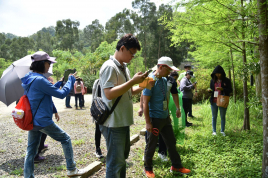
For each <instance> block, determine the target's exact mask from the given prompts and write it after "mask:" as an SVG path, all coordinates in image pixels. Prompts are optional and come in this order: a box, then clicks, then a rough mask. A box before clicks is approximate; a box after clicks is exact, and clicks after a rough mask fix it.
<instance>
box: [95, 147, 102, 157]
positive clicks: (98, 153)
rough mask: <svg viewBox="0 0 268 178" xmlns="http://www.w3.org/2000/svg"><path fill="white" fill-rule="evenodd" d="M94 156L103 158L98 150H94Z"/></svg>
mask: <svg viewBox="0 0 268 178" xmlns="http://www.w3.org/2000/svg"><path fill="white" fill-rule="evenodd" d="M95 155H96V157H97V158H103V156H102V153H101V149H100V148H97V149H96V152H95Z"/></svg>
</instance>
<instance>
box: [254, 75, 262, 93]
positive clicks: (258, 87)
mask: <svg viewBox="0 0 268 178" xmlns="http://www.w3.org/2000/svg"><path fill="white" fill-rule="evenodd" d="M255 86H256V96H261V93H262V86H261V72H260V73H258V74H256V75H255Z"/></svg>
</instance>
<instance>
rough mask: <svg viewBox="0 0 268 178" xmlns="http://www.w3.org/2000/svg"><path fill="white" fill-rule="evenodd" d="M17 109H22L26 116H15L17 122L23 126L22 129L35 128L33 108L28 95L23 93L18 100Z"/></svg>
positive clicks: (20, 126) (19, 125)
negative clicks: (20, 117)
mask: <svg viewBox="0 0 268 178" xmlns="http://www.w3.org/2000/svg"><path fill="white" fill-rule="evenodd" d="M15 108H16V109H20V110H23V111H24V116H23V118H22V119H18V118H15V117H14V116H13V119H14V122H15V124H16V125H17V126H18V127H19V128H21V129H22V130H28V131H29V130H32V129H33V116H32V110H31V106H30V102H29V99H28V97H27V95H23V96H22V97H21V98H20V101H19V102H18V104H17V106H16V107H15Z"/></svg>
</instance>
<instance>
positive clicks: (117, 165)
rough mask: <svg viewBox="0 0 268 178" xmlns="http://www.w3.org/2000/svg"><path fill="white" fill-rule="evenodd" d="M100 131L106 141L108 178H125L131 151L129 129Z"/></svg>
mask: <svg viewBox="0 0 268 178" xmlns="http://www.w3.org/2000/svg"><path fill="white" fill-rule="evenodd" d="M100 131H101V133H102V134H103V136H104V138H105V140H106V147H107V156H106V178H125V177H126V159H127V158H128V155H129V151H130V133H129V126H127V127H105V126H102V125H100Z"/></svg>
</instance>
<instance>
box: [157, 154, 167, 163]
mask: <svg viewBox="0 0 268 178" xmlns="http://www.w3.org/2000/svg"><path fill="white" fill-rule="evenodd" d="M158 157H159V158H160V159H161V161H164V162H167V161H168V158H167V156H166V155H164V154H161V153H158Z"/></svg>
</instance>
